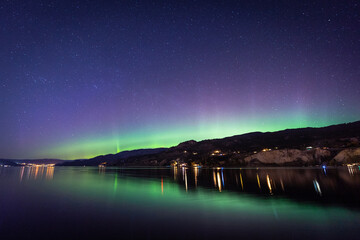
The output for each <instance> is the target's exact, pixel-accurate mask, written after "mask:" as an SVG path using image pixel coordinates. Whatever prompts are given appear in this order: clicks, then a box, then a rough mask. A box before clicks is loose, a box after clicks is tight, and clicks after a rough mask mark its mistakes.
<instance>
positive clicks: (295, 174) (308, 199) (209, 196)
mask: <svg viewBox="0 0 360 240" xmlns="http://www.w3.org/2000/svg"><path fill="white" fill-rule="evenodd" d="M359 224H360V171H359V168H358V167H357V166H353V167H341V168H321V167H319V168H260V169H256V168H255V169H240V168H236V169H235V168H232V169H223V168H215V169H213V168H211V169H210V168H109V167H101V168H98V167H0V239H20V238H21V239H45V238H48V239H90V238H99V239H100V238H101V239H241V238H242V239H260V238H261V239H265V238H267V239H280V238H282V239H284V238H287V239H338V238H343V239H359V234H360V227H359Z"/></svg>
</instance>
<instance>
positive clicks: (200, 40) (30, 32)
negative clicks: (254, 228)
mask: <svg viewBox="0 0 360 240" xmlns="http://www.w3.org/2000/svg"><path fill="white" fill-rule="evenodd" d="M359 5H360V4H359V3H358V1H343V0H342V1H331V2H330V1H256V0H254V1H231V0H227V1H210V0H207V1H175V0H174V1H150V0H149V1H135V0H134V1H100V0H98V1H95V0H82V1H76V0H58V1H50V0H49V1H45V0H23V1H22V0H9V1H5V0H4V1H1V4H0V110H1V114H0V158H62V159H77V158H88V157H93V156H96V155H99V154H108V153H116V152H119V151H122V150H131V149H137V148H155V147H169V146H173V145H177V144H178V143H180V142H182V141H185V140H190V139H194V140H203V139H209V138H220V137H226V136H231V135H236V134H242V133H247V132H251V131H275V130H282V129H286V128H299V127H309V126H311V127H320V126H326V125H330V124H335V123H343V122H351V121H357V120H360V67H359V66H360V6H359Z"/></svg>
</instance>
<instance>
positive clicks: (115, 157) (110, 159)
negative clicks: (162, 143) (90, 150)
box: [57, 148, 166, 166]
mask: <svg viewBox="0 0 360 240" xmlns="http://www.w3.org/2000/svg"><path fill="white" fill-rule="evenodd" d="M165 150H166V148H154V149H138V150H132V151H123V152H119V153H116V154H107V155H101V156H97V157H94V158H91V159H85V160H74V161H64V162H62V163H59V164H57V166H98V165H99V164H101V163H104V162H106V163H107V164H108V165H112V164H114V162H117V161H120V160H121V159H126V158H130V157H137V156H143V155H149V154H157V153H160V152H162V151H165Z"/></svg>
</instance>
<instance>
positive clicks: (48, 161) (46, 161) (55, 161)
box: [0, 159, 66, 165]
mask: <svg viewBox="0 0 360 240" xmlns="http://www.w3.org/2000/svg"><path fill="white" fill-rule="evenodd" d="M1 161H7V162H11V163H13V164H15V165H17V164H21V163H32V164H58V163H62V162H64V161H66V160H60V159H0V163H1Z"/></svg>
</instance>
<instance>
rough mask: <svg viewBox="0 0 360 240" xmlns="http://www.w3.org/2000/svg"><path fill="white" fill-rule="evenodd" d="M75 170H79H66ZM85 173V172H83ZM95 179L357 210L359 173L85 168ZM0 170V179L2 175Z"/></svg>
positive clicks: (28, 169) (47, 175) (38, 170)
mask: <svg viewBox="0 0 360 240" xmlns="http://www.w3.org/2000/svg"><path fill="white" fill-rule="evenodd" d="M7 169H13V170H14V171H17V172H18V179H19V180H18V181H20V182H24V181H28V180H38V181H40V180H43V181H47V180H52V179H53V178H54V173H55V172H56V169H66V168H61V167H60V168H55V167H53V166H41V165H34V166H23V167H12V168H7ZM68 169H77V170H74V171H79V169H80V168H68ZM84 169H85V168H84ZM86 169H87V171H97V172H98V174H99V175H103V176H106V175H108V174H114V175H113V192H114V193H116V192H117V191H118V190H119V187H118V186H119V184H121V183H120V182H119V178H123V177H128V176H130V177H136V178H158V179H159V180H158V181H159V182H160V188H159V194H161V195H164V192H165V184H166V183H167V182H169V181H170V182H173V183H175V184H177V185H178V186H179V187H180V189H181V188H183V190H184V191H185V192H187V191H191V192H194V191H196V189H198V188H201V189H210V190H211V189H214V190H216V191H217V192H218V193H219V194H220V193H223V192H224V191H226V192H237V193H238V194H242V193H247V194H255V195H259V196H262V197H271V196H281V197H285V198H289V199H292V200H296V201H313V202H318V203H321V204H324V203H329V204H339V205H346V206H351V207H356V208H359V207H360V206H359V204H358V202H359V201H360V193H359V191H358V189H359V188H360V170H359V167H358V166H347V167H343V168H329V167H325V168H324V167H322V166H321V167H320V168H288V169H284V168H259V169H258V168H256V169H244V168H242V169H224V168H200V167H197V166H196V167H172V168H152V169H147V168H144V169H139V168H109V167H98V168H91V167H90V168H89V167H87V168H86ZM5 170H6V169H5V168H0V177H1V175H2V174H4V173H6V171H5Z"/></svg>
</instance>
